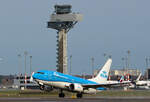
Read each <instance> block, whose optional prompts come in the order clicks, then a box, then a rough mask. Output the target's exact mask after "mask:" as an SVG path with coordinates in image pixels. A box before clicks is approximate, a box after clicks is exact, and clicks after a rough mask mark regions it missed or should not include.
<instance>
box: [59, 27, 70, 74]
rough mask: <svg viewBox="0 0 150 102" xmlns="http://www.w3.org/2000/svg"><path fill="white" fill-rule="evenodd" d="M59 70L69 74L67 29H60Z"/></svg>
mask: <svg viewBox="0 0 150 102" xmlns="http://www.w3.org/2000/svg"><path fill="white" fill-rule="evenodd" d="M57 41H58V42H57V43H58V50H57V51H58V53H57V62H58V63H57V71H58V72H61V73H64V74H68V71H67V33H66V30H65V29H62V30H59V31H58V40H57Z"/></svg>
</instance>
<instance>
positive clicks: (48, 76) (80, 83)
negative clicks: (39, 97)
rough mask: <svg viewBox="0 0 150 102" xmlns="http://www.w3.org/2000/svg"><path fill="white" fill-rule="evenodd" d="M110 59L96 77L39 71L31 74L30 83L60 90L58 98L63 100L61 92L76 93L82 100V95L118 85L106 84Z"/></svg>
mask: <svg viewBox="0 0 150 102" xmlns="http://www.w3.org/2000/svg"><path fill="white" fill-rule="evenodd" d="M111 63H112V59H110V58H109V59H108V60H107V62H106V63H105V65H104V66H103V67H102V69H101V70H100V71H99V73H98V74H97V76H96V77H94V78H92V79H83V78H79V77H75V76H71V75H66V74H63V73H59V72H56V71H48V70H40V71H38V72H36V73H34V72H33V73H32V75H31V79H30V81H33V80H35V81H36V82H37V83H38V84H39V85H40V87H41V88H44V87H45V85H48V86H52V87H53V88H56V89H60V93H59V97H60V98H64V97H65V94H64V93H63V90H67V91H70V92H75V93H77V94H76V96H77V98H82V96H83V94H92V93H96V92H97V91H98V90H100V89H103V88H109V87H111V86H113V85H116V84H120V83H107V78H108V74H109V70H110V66H111Z"/></svg>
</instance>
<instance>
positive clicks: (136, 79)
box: [136, 73, 142, 81]
mask: <svg viewBox="0 0 150 102" xmlns="http://www.w3.org/2000/svg"><path fill="white" fill-rule="evenodd" d="M141 75H142V74H141V73H140V74H139V76H138V78H137V79H136V81H139V80H140V78H141Z"/></svg>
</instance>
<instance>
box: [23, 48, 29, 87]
mask: <svg viewBox="0 0 150 102" xmlns="http://www.w3.org/2000/svg"><path fill="white" fill-rule="evenodd" d="M27 55H28V52H27V51H25V52H24V68H25V78H24V79H25V80H24V81H25V89H26V88H27V87H26V84H27V72H26V71H27V68H26V67H27V65H26V63H27V61H26V59H27Z"/></svg>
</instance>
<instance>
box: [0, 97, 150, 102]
mask: <svg viewBox="0 0 150 102" xmlns="http://www.w3.org/2000/svg"><path fill="white" fill-rule="evenodd" d="M0 102H150V97H90V98H89V97H84V98H82V99H72V98H52V97H51V98H0Z"/></svg>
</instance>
